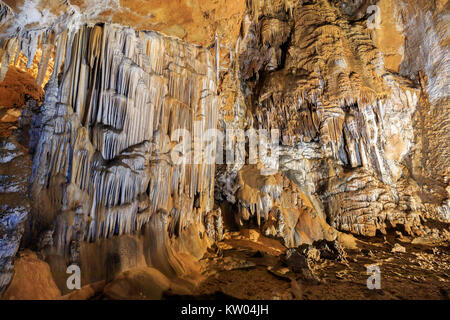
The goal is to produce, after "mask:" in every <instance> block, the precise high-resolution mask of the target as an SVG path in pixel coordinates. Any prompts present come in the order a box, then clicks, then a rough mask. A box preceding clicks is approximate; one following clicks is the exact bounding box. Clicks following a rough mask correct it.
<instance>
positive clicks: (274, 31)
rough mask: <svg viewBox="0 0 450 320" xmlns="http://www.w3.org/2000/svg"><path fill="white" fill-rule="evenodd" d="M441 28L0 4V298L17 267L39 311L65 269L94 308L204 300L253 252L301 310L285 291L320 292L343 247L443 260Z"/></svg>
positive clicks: (95, 4)
mask: <svg viewBox="0 0 450 320" xmlns="http://www.w3.org/2000/svg"><path fill="white" fill-rule="evenodd" d="M449 9H450V8H449V3H448V2H446V1H432V2H431V4H430V2H429V1H425V0H423V1H422V0H421V1H409V0H401V1H391V0H379V1H375V0H373V1H372V0H358V1H353V0H352V1H346V0H342V1H341V0H312V1H303V0H298V1H294V0H263V1H260V0H247V1H245V0H232V1H228V0H227V1H220V0H213V1H209V0H208V1H201V0H194V1H187V0H186V1H184V0H180V1H177V4H176V5H175V2H172V1H159V0H149V1H140V0H135V1H119V0H102V1H87V0H76V1H75V0H71V1H68V0H66V1H56V0H55V1H44V0H23V1H1V2H0V82H1V83H0V92H2V97H0V103H1V104H2V105H1V106H0V136H1V141H0V183H1V185H0V200H1V203H0V207H1V208H2V212H1V213H0V293H1V292H2V291H5V289H7V287H8V284H9V283H10V282H11V278H12V277H13V260H14V257H15V256H16V255H18V256H20V254H22V253H23V252H27V251H25V250H28V249H31V250H33V251H35V252H36V253H37V254H34V253H33V254H31V253H27V254H25V255H24V256H23V257H25V258H26V259H25V258H24V259H21V260H20V266H21V267H20V268H19V269H20V270H25V269H26V264H27V263H28V262H27V261H32V262H29V263H32V264H33V265H35V266H38V267H39V269H45V270H47V268H46V267H45V266H42V265H41V264H40V261H41V260H44V261H45V262H46V263H47V264H48V265H49V270H50V272H51V276H48V277H43V279H44V282H45V283H46V282H47V280H48V279H53V280H54V281H55V283H56V286H57V287H58V288H59V289H57V290H55V287H56V286H55V285H53V284H52V285H51V288H52V290H51V292H52V294H54V293H55V292H59V290H60V291H61V292H62V294H66V293H68V292H69V291H70V290H69V289H68V287H67V286H66V279H67V273H66V270H67V267H68V266H70V265H76V266H79V267H80V268H81V277H82V281H81V282H82V284H83V286H88V287H87V289H86V290H85V291H82V292H80V293H79V297H82V296H83V294H85V293H86V294H87V292H92V291H95V292H97V293H98V292H99V291H102V295H103V297H106V298H112V299H115V298H126V294H125V293H124V292H125V291H126V290H128V289H124V288H129V290H130V291H129V292H130V295H132V296H133V297H135V296H139V292H138V291H139V290H137V291H136V290H135V289H133V290H132V289H130V288H131V287H133V288H135V287H136V286H139V282H140V281H139V280H138V279H141V278H142V279H146V280H145V281H149V283H151V286H155V287H158V286H160V287H161V288H163V289H161V288H159V287H158V288H159V289H158V290H156V291H153V289H152V290H147V289H148V288H146V289H145V290H144V292H146V295H147V294H148V297H149V298H160V297H162V295H163V294H164V292H165V291H168V290H169V291H171V290H172V291H176V292H180V291H181V292H184V293H185V291H186V286H187V287H189V288H190V289H192V286H193V287H196V288H197V289H195V290H197V292H198V293H202V292H203V291H205V292H206V291H208V288H207V287H200V289H198V287H197V285H198V284H199V282H201V281H203V280H205V277H206V275H208V274H210V272H211V270H212V269H215V268H216V267H217V268H218V269H221V268H222V267H223V270H226V271H233V270H235V269H236V270H239V269H243V268H254V267H256V266H259V265H260V264H261V261H259V260H255V261H254V262H252V261H247V260H245V259H244V258H243V257H242V252H247V251H248V250H256V249H257V250H258V251H257V252H253V251H251V253H249V254H251V258H252V259H253V258H254V259H257V258H261V259H263V260H264V261H263V265H264V264H267V263H268V261H269V262H270V261H272V260H273V261H275V260H276V261H277V262H276V263H275V262H274V263H273V265H268V266H267V268H268V269H267V270H268V271H269V273H270V274H272V275H275V276H276V277H278V278H284V279H288V281H292V286H293V288H294V289H293V290H294V296H295V297H297V298H299V297H300V298H301V297H302V296H303V295H302V293H299V290H300V289H298V288H297V287H296V285H295V283H296V282H295V281H296V280H295V279H294V278H293V276H291V275H290V273H289V272H293V273H301V274H303V278H308V279H309V280H311V279H313V280H314V281H313V282H318V283H320V277H319V278H318V277H317V275H316V274H320V272H316V271H314V270H313V269H315V267H314V265H315V264H317V263H319V262H320V261H321V258H320V256H321V254H322V255H324V256H326V254H325V253H323V252H328V251H330V252H331V251H333V250H334V251H336V252H337V253H336V254H335V256H336V257H339V259H337V258H333V259H328V258H327V259H328V260H336V261H337V260H339V263H343V264H344V263H345V264H348V263H349V261H350V263H351V262H352V260H351V258H350V260H349V261H347V260H346V258H345V251H344V250H357V248H358V247H357V244H358V243H359V245H360V246H361V245H362V244H361V243H362V242H358V241H357V240H356V239H355V238H354V237H360V238H362V237H364V238H363V239H370V238H369V237H380V236H381V237H384V240H385V243H386V241H387V240H386V239H387V238H386V237H390V234H391V233H392V232H394V233H395V234H396V235H397V238H398V239H402V241H409V242H410V243H411V242H412V243H415V244H420V245H425V244H428V245H429V244H437V243H447V242H448V240H449V238H450V233H449V228H448V223H449V222H450V207H449V203H450V191H449V190H450V187H449V184H448V183H449V181H448V177H449V173H448V168H449V167H450V166H449V160H448V159H449V157H448V155H449V144H448V143H447V141H448V136H449V132H450V130H449V121H448V114H449V108H448V106H449V103H448V92H449V87H448V86H449V85H448V76H447V75H448V71H449V70H448V68H449V65H450V64H449V63H448V62H449V61H448V59H449V51H448V50H449V49H448V35H447V32H446V30H447V29H448V24H449V23H450V22H449V21H450V19H449ZM417 48H418V49H417ZM30 79H34V80H33V81H35V83H32V81H30ZM22 199H23V200H22ZM249 230H251V231H249ZM247 233H248V234H247ZM397 238H395V239H397ZM405 239H406V240H405ZM248 241H250V242H248ZM19 245H20V248H21V250H20V253H18V252H19ZM233 246H235V247H236V248H241V249H242V248H243V249H242V250H240V249H239V250H237V251H238V252H237V253H236V254H235V252H234V251H233V250H234V249H233V248H234V247H233ZM363 246H365V244H364V245H363ZM392 246H393V245H392ZM305 248H306V249H305ZM330 248H331V249H330ZM395 248H397V249H398V248H399V247H398V246H393V250H394V249H395ZM402 248H403V247H402ZM390 249H391V248H389V250H388V252H390ZM397 249H395V250H394V251H392V252H391V253H393V252H397V251H396V250H397ZM403 249H404V248H403ZM403 249H399V250H400V251H398V252H402V253H405V252H404V251H403ZM224 250H231V251H230V252H232V255H231V257H229V256H228V257H226V258H224V257H223V256H221V254H222V253H223V251H224ZM327 250H328V251H327ZM361 250H362V249H361ZM364 250H366V247H364ZM405 250H406V249H405ZM408 250H410V248H409V247H408ZM433 250H434V249H433ZM241 251H242V252H241ZM334 251H333V252H334ZM239 252H241V253H239ZM364 252H365V251H364ZM433 252H434V251H433ZM436 252H437V251H436ZM360 253H361V251H358V254H360ZM333 254H334V253H333ZM361 254H362V255H363V256H370V257H375V256H377V254H378V253H377V254H372V255H369V254H366V253H361ZM266 255H269V256H270V258H267V259H266ZM243 259H244V260H243ZM271 259H272V260H271ZM358 259H359V258H358ZM444 260H445V259H444ZM205 261H206V262H207V263H209V264H207V265H206V266H205V264H204V262H205ZM258 261H259V262H258ZM296 261H297V262H298V261H301V263H300V262H299V263H300V265H296V263H297V262H296ZM322 261H323V259H322ZM355 261H356V260H355ZM222 264H223V266H222ZM297 264H298V263H297ZM24 266H25V267H24ZM283 266H284V268H283ZM286 268H287V269H289V270H290V271H289V272H288V271H286V270H285V269H286ZM295 270H297V271H295ZM437 270H438V271H439V272H441V271H442V270H441V268H438V269H437ZM314 272H315V273H314ZM200 273H203V276H202V277H201V276H200ZM286 275H289V276H286ZM305 275H306V276H305ZM324 277H326V276H324ZM23 279H25V278H21V280H20V281H22V282H20V281H19V280H17V281H18V282H14V280H13V282H12V284H11V285H10V289H9V291H7V293H6V296H7V297H13V296H15V297H17V295H18V294H19V295H20V290H18V289H17V286H19V285H20V283H23V281H24V280H23ZM174 279H175V280H174ZM177 279H178V280H179V279H184V280H183V281H185V282H184V283H183V285H180V283H179V282H177V281H178V280H177ZM292 279H294V280H292ZM308 279H306V280H305V279H303V280H305V281H308ZM145 281H144V282H145ZM439 281H440V280H439ZM186 283H188V284H186ZM205 283H206V284H205V286H208V285H211V288H213V287H214V283H211V280H208V281H206V282H205ZM180 288H181V289H180ZM191 291H192V290H191ZM184 293H183V294H184ZM203 293H204V292H203ZM27 297H29V296H27ZM90 297H92V295H91V296H90ZM242 297H244V296H242ZM244 298H245V297H244ZM266 298H267V297H266Z"/></svg>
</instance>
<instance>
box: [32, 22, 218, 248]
mask: <svg viewBox="0 0 450 320" xmlns="http://www.w3.org/2000/svg"><path fill="white" fill-rule="evenodd" d="M56 41H57V42H58V46H57V50H56V53H55V68H54V70H55V71H54V74H53V77H52V80H51V82H50V88H49V89H48V90H47V94H46V99H45V102H44V106H43V114H44V120H43V126H42V128H41V130H42V132H43V134H42V135H41V138H40V141H39V144H38V148H37V152H36V155H35V159H34V170H33V194H34V196H35V199H36V200H37V201H38V202H39V199H47V198H48V199H51V200H50V201H51V208H52V210H56V211H58V210H62V211H63V212H70V211H72V212H77V213H78V214H79V215H80V216H81V222H80V223H79V225H77V226H75V225H71V224H70V223H69V224H68V223H64V222H61V223H59V224H58V231H57V233H56V235H55V239H57V241H56V243H55V246H56V247H57V248H59V249H60V250H62V251H63V252H64V250H66V252H67V250H68V246H69V244H70V242H71V241H72V240H77V241H78V238H77V237H79V238H81V239H82V240H85V241H94V240H96V239H100V238H108V237H110V236H112V235H122V234H129V233H134V232H136V231H139V230H141V229H142V228H143V226H144V225H146V224H147V223H148V222H149V219H150V217H151V215H152V214H154V212H156V211H158V210H165V211H167V212H170V211H171V210H172V208H183V214H179V215H176V216H174V217H173V219H175V220H176V223H177V224H179V225H181V226H184V225H189V223H192V221H190V218H189V217H190V216H192V215H193V210H194V207H193V199H194V197H195V195H197V194H199V195H200V197H199V205H198V208H199V209H198V210H197V209H195V212H196V215H204V214H206V213H207V212H209V211H211V210H212V209H213V207H212V201H213V198H212V197H213V188H212V186H213V185H214V184H213V183H214V182H213V178H214V165H211V164H203V163H199V164H193V165H192V164H181V165H175V164H173V163H172V160H171V158H170V152H171V148H172V147H173V144H172V143H171V137H172V135H173V134H174V133H175V132H176V130H179V129H186V130H189V131H190V132H193V128H194V123H196V124H200V128H199V130H201V132H205V131H206V130H207V129H211V128H216V125H217V120H218V116H217V112H218V111H217V101H216V99H217V98H216V94H215V92H216V89H215V86H216V68H215V59H211V57H210V56H209V53H208V52H206V50H204V49H202V48H200V47H197V46H194V45H188V44H185V43H183V42H181V41H180V40H176V39H171V38H166V37H163V36H161V35H159V34H156V33H152V32H140V33H135V32H134V31H133V30H131V29H127V28H121V27H118V26H113V25H104V26H99V25H96V26H84V27H82V28H80V29H79V30H78V31H77V32H76V33H75V34H73V35H72V34H71V33H70V32H68V33H67V32H66V33H63V34H60V35H58V36H57V39H56ZM64 46H65V48H64ZM62 64H64V68H61V66H62ZM58 72H61V74H60V75H59V76H58V77H57V75H58ZM58 78H60V79H61V82H60V83H58V82H57V81H58ZM199 120H201V121H199ZM195 121H197V122H195ZM184 139H186V138H184ZM192 139H193V137H192ZM174 142H175V141H174ZM203 143H206V142H202V144H203ZM203 148H204V147H202V146H200V149H201V150H203ZM55 188H63V190H64V192H63V194H64V195H63V196H61V197H58V196H55V195H54V194H53V195H52V193H54V190H55ZM39 205H41V206H42V207H46V205H45V203H44V201H42V202H41V203H40V204H39ZM39 205H36V210H42V207H39ZM39 208H40V209H39ZM66 214H68V213H64V215H66ZM61 221H62V220H61ZM74 228H75V229H74ZM69 230H72V231H71V232H70V235H67V236H65V237H61V236H60V235H62V234H66V233H67V232H68V231H69ZM76 234H78V236H76Z"/></svg>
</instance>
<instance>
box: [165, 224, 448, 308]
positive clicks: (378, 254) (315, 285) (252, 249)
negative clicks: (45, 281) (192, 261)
mask: <svg viewBox="0 0 450 320" xmlns="http://www.w3.org/2000/svg"><path fill="white" fill-rule="evenodd" d="M395 243H399V244H400V245H401V246H403V247H404V248H405V249H406V252H404V253H403V252H395V253H394V252H391V250H392V248H393V247H394V244H395ZM284 250H285V248H284V247H283V246H282V245H281V244H280V243H279V242H278V241H276V240H272V239H268V238H265V237H264V236H261V235H259V234H258V233H257V232H256V231H255V230H247V231H246V232H244V233H241V234H239V233H231V234H227V236H226V239H225V240H224V241H223V242H221V243H219V244H218V246H217V248H215V250H211V252H209V253H208V254H207V255H206V256H205V258H204V259H203V260H202V264H203V269H204V274H205V275H206V276H207V278H206V280H205V281H203V282H202V283H201V284H200V285H199V286H198V287H197V288H196V289H195V290H194V292H193V293H192V295H189V296H177V295H167V296H166V298H168V299H244V300H246V299H267V300H272V299H275V300H323V299H327V300H342V299H345V300H361V299H362V300H385V299H441V300H442V299H449V296H448V295H449V292H450V272H449V271H450V268H449V266H450V255H449V253H450V249H449V246H448V243H440V244H435V245H420V244H411V243H409V240H408V239H407V238H403V239H401V241H400V240H399V239H395V237H394V236H387V237H383V236H381V237H376V238H370V239H369V238H359V239H358V249H353V250H346V253H347V258H346V260H347V261H344V262H338V261H333V260H327V259H320V260H319V261H317V262H315V263H313V264H311V269H312V271H313V272H314V274H315V275H316V277H317V279H318V280H319V281H317V282H316V281H305V280H304V279H303V278H302V277H301V276H299V275H298V274H296V273H294V272H292V271H291V270H289V269H288V268H286V267H285V266H284V265H283V263H282V260H281V258H280V257H281V254H282V253H283V251H284ZM370 265H378V266H379V268H380V274H381V277H380V278H381V279H380V280H381V281H380V284H381V288H380V289H372V290H370V289H368V287H367V279H368V278H369V276H370V275H368V274H367V266H370Z"/></svg>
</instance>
